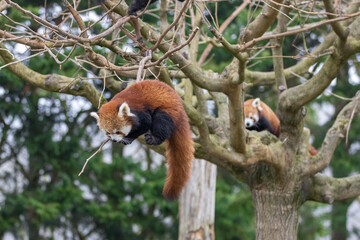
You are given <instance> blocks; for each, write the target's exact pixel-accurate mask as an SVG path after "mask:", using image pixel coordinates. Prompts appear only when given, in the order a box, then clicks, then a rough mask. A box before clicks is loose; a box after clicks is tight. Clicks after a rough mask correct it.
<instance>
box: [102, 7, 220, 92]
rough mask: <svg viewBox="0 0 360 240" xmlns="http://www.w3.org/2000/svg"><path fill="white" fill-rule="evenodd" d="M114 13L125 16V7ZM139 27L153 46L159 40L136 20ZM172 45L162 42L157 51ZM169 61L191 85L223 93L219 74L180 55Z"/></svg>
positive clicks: (115, 10) (165, 50) (166, 49)
mask: <svg viewBox="0 0 360 240" xmlns="http://www.w3.org/2000/svg"><path fill="white" fill-rule="evenodd" d="M105 3H106V6H107V7H109V8H112V7H114V5H115V4H116V3H115V1H111V0H107V1H106V2H105ZM114 12H116V13H118V14H119V15H121V16H125V15H127V6H126V5H125V4H124V3H120V4H119V5H118V6H116V7H115V8H114ZM138 23H139V26H140V28H141V33H142V36H143V37H145V38H147V39H148V40H149V41H150V42H152V43H153V44H155V43H156V42H157V40H158V39H159V37H160V35H159V34H158V33H157V32H156V31H154V30H153V28H151V27H150V26H149V25H148V24H146V23H144V22H143V21H141V20H140V19H138ZM171 48H172V45H171V44H169V43H167V42H163V43H161V44H160V45H159V47H158V49H159V50H160V51H161V52H163V53H166V52H168V51H169V50H171ZM169 58H170V60H171V61H172V62H173V63H174V64H176V65H177V66H178V68H179V69H181V71H182V72H183V73H184V74H185V75H186V76H187V77H188V78H190V79H191V81H192V82H193V83H195V84H196V85H198V86H200V87H201V88H204V89H208V90H210V91H217V92H220V91H223V88H224V87H223V84H222V81H221V78H220V76H219V74H217V73H214V72H212V71H204V70H202V69H201V68H199V67H197V66H195V65H194V64H192V63H191V61H189V60H188V59H186V58H185V57H184V56H183V55H182V54H181V53H179V52H174V53H172V54H171V55H170V56H169Z"/></svg>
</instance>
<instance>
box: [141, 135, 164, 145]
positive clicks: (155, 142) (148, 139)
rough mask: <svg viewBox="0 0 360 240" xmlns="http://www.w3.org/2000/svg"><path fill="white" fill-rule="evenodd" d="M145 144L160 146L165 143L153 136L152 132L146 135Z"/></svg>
mask: <svg viewBox="0 0 360 240" xmlns="http://www.w3.org/2000/svg"><path fill="white" fill-rule="evenodd" d="M145 142H146V144H148V145H160V144H161V143H162V142H163V141H162V140H161V139H160V138H158V137H155V136H154V135H152V134H151V133H150V132H147V133H145Z"/></svg>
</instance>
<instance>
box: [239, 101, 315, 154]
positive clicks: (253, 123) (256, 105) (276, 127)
mask: <svg viewBox="0 0 360 240" xmlns="http://www.w3.org/2000/svg"><path fill="white" fill-rule="evenodd" d="M244 113H245V128H246V129H248V130H255V131H257V132H260V131H263V130H267V131H269V132H270V133H272V134H273V135H275V136H276V137H279V136H280V120H279V119H278V117H277V116H276V114H275V113H274V112H273V110H271V108H270V107H269V106H268V105H266V104H265V103H264V102H262V101H260V98H256V99H249V100H247V101H245V102H244ZM309 153H310V154H311V155H316V154H317V153H318V151H317V150H316V149H315V148H314V147H313V146H312V145H310V146H309Z"/></svg>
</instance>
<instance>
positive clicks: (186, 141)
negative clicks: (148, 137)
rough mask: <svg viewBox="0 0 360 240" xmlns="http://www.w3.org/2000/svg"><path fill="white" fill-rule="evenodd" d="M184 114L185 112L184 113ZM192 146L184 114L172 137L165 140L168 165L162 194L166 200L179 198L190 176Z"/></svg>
mask: <svg viewBox="0 0 360 240" xmlns="http://www.w3.org/2000/svg"><path fill="white" fill-rule="evenodd" d="M184 115H185V113H184ZM194 151H195V150H194V146H193V140H192V136H191V131H190V125H189V123H188V119H187V117H186V115H185V116H184V117H183V119H182V121H178V125H177V126H176V127H175V132H174V134H173V135H172V137H171V138H170V139H169V140H168V141H166V159H167V162H168V165H169V168H168V171H167V176H166V181H165V185H164V189H163V196H164V197H165V199H166V200H170V201H171V200H175V199H177V198H179V196H180V194H181V191H182V189H183V188H184V187H185V186H186V183H187V182H188V180H189V178H190V171H191V165H192V160H193V158H194Z"/></svg>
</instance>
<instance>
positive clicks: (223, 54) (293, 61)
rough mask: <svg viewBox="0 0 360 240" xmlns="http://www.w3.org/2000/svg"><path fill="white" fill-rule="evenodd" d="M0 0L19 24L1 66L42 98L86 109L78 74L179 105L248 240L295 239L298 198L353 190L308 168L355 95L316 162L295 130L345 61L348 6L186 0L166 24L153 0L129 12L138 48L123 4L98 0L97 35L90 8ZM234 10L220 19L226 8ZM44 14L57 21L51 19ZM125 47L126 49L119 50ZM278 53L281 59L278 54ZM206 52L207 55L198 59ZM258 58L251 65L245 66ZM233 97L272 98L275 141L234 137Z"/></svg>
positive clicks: (0, 54) (96, 93) (236, 106)
mask: <svg viewBox="0 0 360 240" xmlns="http://www.w3.org/2000/svg"><path fill="white" fill-rule="evenodd" d="M1 3H2V4H1V8H2V9H6V11H7V12H6V17H5V16H4V17H5V18H6V21H7V23H9V24H10V25H12V26H18V28H20V32H19V31H17V28H14V29H13V28H10V27H8V25H5V24H3V23H2V24H1V25H0V26H1V30H0V34H1V35H2V36H3V39H4V40H6V41H7V43H8V44H7V45H4V44H1V46H0V47H1V48H0V61H1V62H2V64H3V66H2V67H1V68H4V67H7V68H8V69H9V70H10V71H11V72H12V73H13V74H15V75H16V76H18V77H20V78H21V79H23V80H24V81H27V82H29V83H31V84H32V85H34V86H36V87H38V88H42V89H45V90H47V91H54V92H61V93H63V94H71V95H76V96H82V97H84V98H86V99H87V100H88V101H89V102H90V103H91V104H92V105H93V106H94V107H96V108H98V107H99V105H100V104H101V103H104V102H105V101H106V100H105V97H104V95H103V94H102V92H101V90H98V89H97V88H96V85H95V84H93V83H92V82H90V81H87V79H85V78H84V77H85V76H86V77H89V76H91V78H95V79H99V81H102V83H103V87H104V88H106V89H108V90H110V91H111V92H113V93H115V92H117V91H121V90H122V89H123V88H124V85H123V84H122V80H121V79H122V78H124V79H125V78H127V79H128V78H130V79H131V78H136V77H137V78H139V79H141V78H142V77H143V76H146V77H153V78H157V79H159V80H161V81H163V82H166V83H168V84H169V85H171V86H173V87H174V88H175V89H176V91H178V93H179V94H180V95H182V96H187V97H186V99H191V101H184V106H185V109H186V111H187V114H188V116H189V119H190V121H191V124H192V126H193V132H194V134H195V135H196V138H195V140H196V141H195V147H196V157H197V158H201V159H205V160H207V161H210V162H212V163H214V164H216V165H218V166H220V167H222V168H224V169H225V170H226V171H228V172H229V173H231V174H232V175H233V176H235V177H236V178H237V179H238V180H240V181H242V182H244V183H246V184H247V185H248V186H249V188H250V190H251V194H252V199H253V203H254V209H255V218H256V238H257V239H268V236H271V237H272V239H296V237H297V228H298V215H299V211H298V210H299V207H300V206H301V205H303V204H304V202H306V201H316V202H323V203H332V202H333V201H338V200H339V201H340V200H345V199H350V198H354V197H356V196H358V195H359V194H360V185H359V182H360V181H359V180H360V175H356V174H355V175H352V176H346V177H343V178H334V177H330V176H326V175H324V174H321V173H320V172H321V171H322V170H323V169H324V168H326V167H327V166H329V164H330V162H331V160H332V159H333V161H336V156H334V157H333V155H334V151H335V149H336V147H337V146H338V145H339V143H340V142H341V140H342V139H343V138H344V137H345V136H346V135H347V130H348V129H349V128H350V125H351V122H355V121H358V113H359V111H360V104H359V101H360V97H359V95H355V96H347V97H349V98H350V100H349V103H347V104H345V105H344V106H342V108H341V110H340V111H339V112H338V114H337V116H336V119H335V121H334V122H333V124H332V125H331V126H329V127H328V129H327V132H326V135H325V136H324V139H322V140H321V144H319V146H320V150H319V153H318V154H317V155H316V156H310V155H309V153H308V148H309V137H310V131H309V130H308V129H306V128H305V129H304V122H305V116H306V108H305V107H306V106H307V105H308V104H309V103H311V102H312V101H314V100H315V99H316V98H317V97H318V96H320V95H321V94H322V93H323V92H324V91H325V90H326V89H327V88H328V87H329V86H330V84H331V83H332V82H333V79H334V78H335V77H337V76H338V74H339V71H340V70H341V67H342V66H343V65H344V64H347V63H348V62H349V60H352V61H357V60H356V57H357V56H358V53H359V51H360V41H359V39H360V28H359V26H360V17H359V15H360V13H359V3H358V2H356V1H347V2H346V5H345V3H342V4H339V3H338V2H335V4H334V3H333V2H332V1H328V0H324V1H323V2H312V3H311V4H304V3H303V2H297V1H294V2H289V1H278V0H268V1H264V2H261V3H259V2H254V4H250V2H247V1H246V2H243V3H242V4H240V3H239V2H237V1H234V2H220V3H219V2H216V1H215V3H211V2H205V1H200V2H194V3H191V2H190V1H189V0H186V1H185V2H184V3H179V2H176V5H179V4H182V5H181V7H180V11H179V13H178V14H175V15H174V17H172V14H171V13H173V9H174V8H173V6H172V5H169V4H168V2H167V1H165V0H164V1H161V3H160V8H158V7H157V6H156V5H151V7H150V10H148V11H146V12H145V14H143V15H141V14H140V15H141V17H142V18H143V21H141V20H140V19H139V26H140V28H141V29H140V30H141V34H142V36H143V38H144V40H145V45H143V44H140V43H137V42H136V39H135V37H134V35H133V34H132V33H131V32H130V30H129V29H131V28H130V26H129V24H128V23H129V22H131V23H132V24H133V21H129V20H131V19H132V18H133V17H129V16H127V15H126V13H127V5H126V3H124V2H118V1H115V0H107V1H105V4H104V5H102V8H103V9H104V10H105V11H106V12H105V15H106V16H107V17H108V19H111V22H112V23H111V27H108V28H107V29H106V30H103V31H101V30H99V29H103V25H102V24H100V23H99V22H98V21H93V20H91V19H90V18H89V17H87V16H86V12H89V11H91V10H93V8H87V6H84V4H82V5H81V4H80V2H75V3H74V4H70V3H69V2H68V1H67V0H63V1H62V5H57V4H56V3H51V5H49V6H47V7H48V9H45V11H43V12H45V14H42V13H40V14H39V12H36V11H34V9H30V11H29V10H26V9H25V8H26V5H19V4H17V3H15V2H12V1H10V0H5V1H4V0H3V1H1ZM49 4H50V3H49ZM58 7H60V9H61V10H60V11H58V12H57V11H56V9H58ZM89 7H90V6H89ZM234 7H235V11H234V12H233V13H232V14H230V12H228V9H232V8H234ZM323 9H325V11H322V10H323ZM48 10H49V11H48ZM50 10H52V11H50ZM97 10H98V9H97ZM168 10H170V14H167V12H168ZM13 12H21V13H22V14H24V15H26V16H27V18H28V19H30V21H29V20H28V19H27V21H25V22H24V23H19V22H18V21H22V19H15V18H12V17H13V16H14V15H13V14H12V13H13ZM50 12H51V14H52V15H56V14H58V16H59V17H58V18H52V19H51V18H50V17H49V16H48V14H49V13H50ZM60 12H62V14H60ZM154 13H155V14H154ZM246 14H248V15H247V17H246ZM60 16H62V17H60ZM157 16H159V19H156V20H157V21H154V20H153V18H154V17H155V18H156V17H157ZM98 19H99V20H101V19H102V18H101V17H99V18H98ZM75 23H76V24H75ZM169 23H171V24H169ZM230 23H231V24H230ZM60 25H61V26H60ZM182 26H184V28H182ZM34 29H35V30H34ZM179 29H183V31H179V32H178V30H179ZM239 29H241V31H240V32H239ZM118 30H119V32H118ZM75 32H76V33H75ZM110 34H112V36H111V37H110ZM129 41H130V42H131V41H133V43H132V44H131V45H132V46H137V47H138V50H137V49H133V48H132V50H133V51H131V52H129V51H127V50H126V49H127V48H129V46H128V45H129ZM15 44H22V45H25V46H28V47H30V49H31V50H32V51H38V52H37V53H33V54H32V57H36V56H37V55H40V54H48V55H47V56H48V57H50V58H52V59H54V60H55V61H56V62H57V63H58V64H59V66H60V67H61V66H62V65H64V64H65V62H66V61H71V62H73V63H74V64H76V65H77V66H78V67H79V72H78V73H77V74H75V75H74V76H65V75H62V74H61V72H59V73H60V74H59V73H53V72H50V71H49V72H46V73H39V72H35V71H33V70H32V69H31V68H29V67H28V66H26V65H24V64H23V63H21V62H20V61H19V60H17V59H16V58H15V55H14V54H13V53H15V48H14V45H15ZM203 45H206V48H205V50H203V49H204V46H203ZM212 48H214V49H213V50H212ZM64 49H65V50H67V52H68V53H66V54H64V52H66V51H64ZM78 49H79V50H78ZM147 49H151V53H150V54H151V59H150V60H149V58H144V56H145V52H146V50H147ZM284 50H286V53H287V54H291V55H283V52H284ZM76 51H79V53H78V52H76ZM211 51H213V53H214V54H215V55H216V58H213V59H212V58H211V57H210V58H208V55H209V54H210V53H211ZM12 52H13V53H12ZM75 52H76V53H75ZM80 54H82V55H80ZM147 54H149V52H147ZM75 55H76V56H75ZM264 59H265V60H264ZM285 59H289V61H288V60H286V61H284V60H285ZM22 60H25V59H22ZM142 60H143V61H142ZM146 60H147V61H146ZM258 60H262V66H256V65H255V64H256V63H257V62H255V61H258ZM267 60H272V64H271V61H267ZM350 64H351V62H350ZM216 65H217V67H215V66H216ZM98 69H102V70H101V71H98ZM143 69H145V71H143ZM187 79H189V80H190V82H191V87H184V86H188V85H189V84H188V83H186V80H187ZM338 81H339V79H338ZM334 84H338V83H337V82H336V83H335V82H334ZM347 87H348V88H350V87H352V84H347ZM265 90H266V91H265ZM245 92H248V93H249V92H255V93H258V94H257V95H256V97H260V98H262V100H264V101H266V100H268V99H277V100H276V106H277V115H278V117H279V119H280V122H281V135H280V138H279V139H277V138H276V137H274V136H272V135H271V134H270V133H268V132H260V133H258V132H253V131H251V132H250V131H247V130H245V127H244V119H243V115H244V114H243V101H244V96H245ZM189 96H190V97H189ZM267 96H269V98H268V97H267ZM350 133H351V130H350ZM157 151H159V152H161V151H162V149H161V148H158V149H157Z"/></svg>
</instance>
